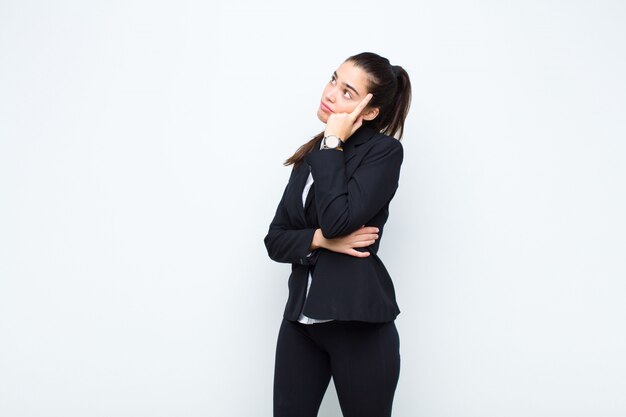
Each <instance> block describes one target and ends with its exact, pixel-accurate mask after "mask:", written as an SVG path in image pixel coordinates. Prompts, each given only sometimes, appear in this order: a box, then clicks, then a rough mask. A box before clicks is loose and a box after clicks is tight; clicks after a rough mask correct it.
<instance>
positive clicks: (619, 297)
mask: <svg viewBox="0 0 626 417" xmlns="http://www.w3.org/2000/svg"><path fill="white" fill-rule="evenodd" d="M625 21H626V6H624V3H622V2H618V1H609V0H606V1H595V2H590V1H589V2H583V1H572V2H562V1H554V0H548V1H528V0H525V1H495V0H492V1H431V2H422V1H417V2H408V1H407V2H393V1H387V2H380V1H370V0H358V1H356V0H355V1H343V2H330V1H318V2H294V1H286V0H269V1H264V2H253V1H246V2H237V3H236V4H233V3H232V2H220V3H217V4H214V3H211V2H199V1H198V2H180V1H177V2H173V1H172V2H159V1H156V2H155V1H147V0H141V1H119V2H117V1H114V2H79V1H57V2H46V1H41V0H40V1H6V0H5V1H2V2H1V3H0V415H1V416H3V417H52V416H59V417H71V416H76V417H91V416H94V417H96V416H103V417H105V416H106V417H108V416H119V417H125V416H128V417H131V416H132V417H138V416H150V417H159V416H168V417H169V416H224V417H226V416H232V417H241V416H259V417H262V416H269V415H271V394H272V370H273V356H274V346H275V338H276V334H277V331H278V326H279V323H280V319H281V314H282V309H283V305H284V302H285V300H286V295H287V287H286V281H287V276H288V274H289V267H288V266H287V265H279V264H275V263H272V262H271V261H270V260H269V259H268V258H267V256H266V253H265V248H264V246H263V243H262V239H263V237H264V235H265V232H266V230H267V226H268V224H269V221H270V220H271V217H272V215H273V213H274V210H275V207H276V204H277V203H278V199H279V197H280V194H281V193H282V190H283V187H284V185H285V184H286V181H287V178H288V175H289V169H288V168H283V167H281V162H282V161H283V160H284V158H285V157H287V156H288V155H289V154H290V153H291V152H293V151H294V150H295V148H297V147H298V146H299V145H300V144H301V143H303V142H304V141H305V140H306V139H308V138H309V137H310V136H312V135H313V134H315V133H317V132H318V131H319V130H321V128H322V125H321V124H320V123H319V121H317V119H316V117H315V109H316V107H317V103H318V100H319V97H320V94H321V90H322V88H323V85H324V83H325V82H326V81H327V79H328V78H329V76H330V73H331V72H332V71H333V70H334V69H335V68H336V67H337V66H338V65H339V64H340V63H341V61H342V60H343V59H344V58H346V57H347V56H349V55H351V54H354V53H357V52H360V51H363V50H371V51H375V52H379V53H381V54H383V55H385V56H387V57H389V58H390V59H391V60H392V62H394V63H396V64H400V65H403V66H404V67H405V68H406V69H407V70H408V71H409V73H410V75H411V77H412V80H413V87H414V101H413V107H412V111H411V114H410V116H409V119H408V122H407V128H406V137H405V140H404V146H405V161H404V165H403V170H402V177H401V185H400V189H399V190H398V193H397V196H396V198H395V200H394V201H393V203H392V206H391V210H392V213H391V218H390V220H389V223H388V227H387V229H386V234H385V237H384V239H383V242H382V247H381V257H382V258H383V260H384V261H385V262H386V264H387V266H388V269H389V270H390V272H391V274H392V276H393V277H394V280H395V284H396V289H397V292H398V300H399V303H400V306H401V308H402V314H401V315H400V316H399V318H398V320H397V325H398V328H399V330H400V333H401V344H402V346H401V348H402V365H403V367H402V372H401V380H400V384H399V387H398V391H397V396H396V402H395V413H394V415H395V416H397V417H414V416H427V417H503V416H505V417H517V416H519V417H529V416H536V417H544V416H545V417H554V416H567V417H576V416H581V417H583V416H584V417H588V416H592V415H593V416H602V417H610V416H624V415H625V414H626V396H624V392H626V359H625V358H624V352H625V351H626V332H625V331H624V322H625V319H626V307H625V306H624V299H626V283H625V278H626V261H625V259H626V258H625V256H624V255H625V252H626V238H625V237H624V236H625V235H626V222H625V220H624V213H625V212H626V197H625V195H624V190H625V178H626V168H625V167H624V156H625V154H626V152H625V151H626V145H625V144H624V139H625V134H626V124H625V122H624V120H625V119H624V115H625V114H626V99H625V97H626V81H625V77H624V74H626V57H625V51H626V45H625V42H624V40H625V39H626V26H625V25H624V22H625ZM338 415H339V411H338V408H337V400H336V397H335V396H334V394H333V393H332V392H329V395H328V396H327V398H326V400H325V402H324V404H323V410H322V412H321V413H320V416H321V417H331V416H338Z"/></svg>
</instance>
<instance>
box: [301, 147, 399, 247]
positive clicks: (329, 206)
mask: <svg viewBox="0 0 626 417" xmlns="http://www.w3.org/2000/svg"><path fill="white" fill-rule="evenodd" d="M376 139H379V138H376ZM372 140H374V139H372ZM402 159H403V149H402V144H401V143H400V141H398V140H397V139H394V138H390V137H386V136H385V137H383V138H381V139H379V140H377V142H376V144H375V145H373V146H372V148H371V149H369V150H368V152H367V154H366V155H365V156H364V157H363V159H362V161H361V162H360V165H359V166H358V167H357V169H356V170H355V171H354V173H353V174H352V176H351V177H350V178H346V167H345V163H344V152H341V151H337V150H321V151H319V152H312V153H310V154H309V155H307V159H306V160H307V163H308V164H309V165H310V166H311V171H312V173H313V178H314V179H315V202H316V206H317V207H316V208H317V214H318V220H319V223H320V228H321V229H322V234H323V235H324V237H326V238H334V237H338V236H343V235H346V234H348V233H351V232H353V231H355V230H357V229H358V228H359V227H361V226H363V225H365V224H366V222H367V221H369V220H371V219H372V218H373V217H374V216H375V215H376V213H378V212H379V211H380V210H381V209H382V208H383V207H384V206H385V205H386V204H387V203H388V202H389V201H390V200H391V198H392V197H393V195H394V194H395V192H396V189H397V188H398V180H399V177H400V166H401V165H402Z"/></svg>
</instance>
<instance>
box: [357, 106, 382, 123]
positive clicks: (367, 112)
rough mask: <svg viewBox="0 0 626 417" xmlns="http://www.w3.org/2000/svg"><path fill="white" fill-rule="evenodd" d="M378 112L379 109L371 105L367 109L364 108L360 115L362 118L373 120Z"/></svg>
mask: <svg viewBox="0 0 626 417" xmlns="http://www.w3.org/2000/svg"><path fill="white" fill-rule="evenodd" d="M379 112H380V109H379V108H378V107H373V108H371V109H369V110H365V111H364V112H363V113H361V116H363V120H374V119H375V118H376V117H377V116H378V113H379Z"/></svg>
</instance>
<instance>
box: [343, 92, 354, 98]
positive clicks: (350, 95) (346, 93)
mask: <svg viewBox="0 0 626 417" xmlns="http://www.w3.org/2000/svg"><path fill="white" fill-rule="evenodd" d="M343 96H344V97H345V98H352V94H350V91H348V90H345V91H344V92H343Z"/></svg>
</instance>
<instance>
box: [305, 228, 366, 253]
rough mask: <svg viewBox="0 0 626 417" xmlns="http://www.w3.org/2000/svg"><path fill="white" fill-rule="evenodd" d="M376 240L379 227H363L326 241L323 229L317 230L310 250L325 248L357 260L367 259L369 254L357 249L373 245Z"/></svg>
mask: <svg viewBox="0 0 626 417" xmlns="http://www.w3.org/2000/svg"><path fill="white" fill-rule="evenodd" d="M376 239H378V227H371V226H368V227H365V226H361V228H360V229H358V230H355V231H354V232H352V233H350V234H349V235H345V236H340V237H336V238H333V239H326V238H325V237H324V235H323V234H322V229H317V230H316V231H315V234H314V235H313V241H312V242H311V248H310V249H311V250H315V249H318V248H324V249H328V250H330V251H333V252H337V253H343V254H345V255H350V256H354V257H357V258H367V257H368V256H370V253H369V252H359V251H358V250H356V249H355V248H364V247H367V246H370V245H373V244H374V242H376Z"/></svg>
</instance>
